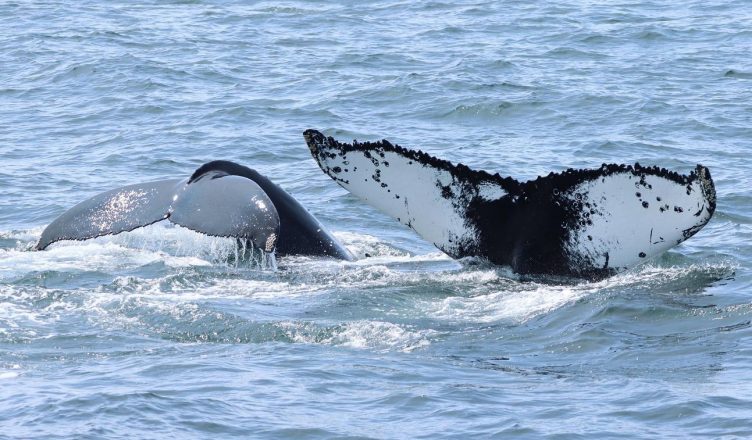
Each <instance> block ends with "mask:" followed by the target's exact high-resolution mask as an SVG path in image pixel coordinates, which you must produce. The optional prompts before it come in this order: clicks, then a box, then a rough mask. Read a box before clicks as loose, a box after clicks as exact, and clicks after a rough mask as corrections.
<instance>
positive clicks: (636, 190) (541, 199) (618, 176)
mask: <svg viewBox="0 0 752 440" xmlns="http://www.w3.org/2000/svg"><path fill="white" fill-rule="evenodd" d="M304 136H305V140H306V143H307V144H308V147H309V148H310V150H311V154H312V155H313V157H314V159H316V162H318V164H319V166H320V167H321V169H322V170H323V171H324V172H325V173H326V174H328V175H329V176H330V177H331V178H332V179H334V181H336V182H337V183H338V184H340V185H341V186H342V187H344V188H345V189H347V190H348V191H350V192H351V193H352V194H354V195H356V196H358V197H359V198H361V199H362V200H364V201H366V202H368V203H369V204H371V205H373V206H375V207H376V208H378V209H380V210H381V211H383V212H385V213H387V214H389V215H391V216H392V217H394V218H396V219H397V220H398V221H399V222H401V223H403V224H405V225H407V226H409V227H411V228H412V229H414V230H415V232H417V233H418V234H419V235H420V236H422V237H423V238H425V239H426V240H428V241H430V242H431V243H433V244H434V245H435V246H436V247H438V248H439V249H441V250H442V251H443V252H445V253H447V254H448V255H450V256H451V257H454V258H462V257H467V256H478V257H483V258H486V259H488V260H489V261H491V262H493V263H496V264H502V265H509V266H511V267H512V269H513V270H514V271H516V272H518V273H523V274H551V275H566V276H578V277H588V278H593V277H602V276H607V275H611V274H613V273H616V272H618V271H621V270H624V269H626V268H629V267H632V266H635V265H637V264H639V263H641V262H644V261H646V259H649V258H651V257H654V256H656V255H659V254H661V253H662V252H664V251H666V250H667V249H669V248H671V247H673V246H676V245H677V244H679V243H681V242H682V241H684V240H686V239H687V238H689V237H691V236H692V235H694V234H695V233H696V232H697V231H699V230H700V229H701V228H702V227H703V226H704V225H705V224H706V223H707V222H708V220H710V217H711V216H712V215H713V212H714V211H715V188H714V186H713V181H712V179H711V177H710V172H709V171H708V169H707V168H705V167H703V166H701V165H698V166H697V167H696V168H695V169H694V170H693V171H692V172H691V173H690V174H689V175H682V174H678V173H675V172H672V171H667V170H665V169H662V168H657V167H643V166H640V165H639V164H635V165H606V164H604V165H602V166H601V167H600V168H597V169H589V170H574V169H569V170H567V171H564V172H562V173H551V174H549V175H547V176H542V177H538V178H536V179H534V180H530V181H527V182H519V181H517V180H515V179H513V178H511V177H501V176H500V175H499V174H490V173H487V172H485V171H476V170H472V169H470V168H468V167H467V166H465V165H462V164H456V165H455V164H452V163H450V162H447V161H445V160H441V159H437V158H434V157H432V156H430V155H428V154H426V153H423V152H421V151H415V150H408V149H405V148H402V147H400V146H397V145H392V144H391V143H389V142H388V141H386V140H383V141H380V142H363V143H361V142H357V141H353V143H352V144H347V143H342V142H338V141H336V140H335V139H333V138H331V137H326V136H324V135H323V134H321V133H320V132H318V131H315V130H307V131H306V132H305V133H304Z"/></svg>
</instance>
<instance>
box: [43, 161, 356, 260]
mask: <svg viewBox="0 0 752 440" xmlns="http://www.w3.org/2000/svg"><path fill="white" fill-rule="evenodd" d="M162 220H168V221H170V222H172V223H174V224H177V225H180V226H183V227H186V228H188V229H191V230H194V231H197V232H200V233H203V234H206V235H211V236H216V237H235V238H236V239H238V240H239V241H240V242H241V243H242V244H243V245H246V244H247V245H248V246H249V247H248V248H249V249H257V250H261V251H262V252H266V253H272V252H275V251H276V253H277V254H279V255H287V254H304V255H322V256H333V257H336V258H342V259H352V256H351V255H350V253H349V252H348V251H347V250H346V249H345V248H344V247H342V245H340V244H339V242H337V240H336V239H334V237H333V236H332V235H331V234H330V233H329V232H328V231H327V230H326V228H324V227H323V226H322V225H321V224H320V223H319V222H318V221H317V220H316V219H315V218H314V217H313V216H312V215H311V214H310V213H308V211H306V210H305V208H303V207H302V206H301V205H300V203H298V201H297V200H295V199H294V198H293V197H292V196H290V195H289V194H288V193H286V192H285V191H284V190H282V189H281V188H280V187H279V186H277V185H276V184H274V183H273V182H272V181H271V180H269V179H267V178H266V177H264V176H262V175H261V174H259V173H258V172H257V171H255V170H253V169H251V168H248V167H245V166H243V165H239V164H237V163H234V162H229V161H213V162H208V163H206V164H204V165H202V166H201V167H199V168H198V169H197V170H196V171H195V172H194V173H193V174H192V175H191V176H190V177H189V178H186V179H169V180H159V181H155V182H147V183H139V184H135V185H128V186H124V187H121V188H116V189H113V190H110V191H107V192H104V193H101V194H98V195H96V196H94V197H92V198H90V199H88V200H85V201H83V202H81V203H79V204H78V205H76V206H74V207H73V208H71V209H69V210H68V211H66V212H65V213H63V214H62V215H60V217H58V218H57V219H55V220H54V221H53V222H52V223H50V224H49V225H48V226H47V228H45V230H44V231H43V232H42V235H41V237H40V239H39V242H38V243H37V245H36V249H37V250H43V249H46V248H47V247H48V246H49V245H50V244H52V243H55V242H57V241H61V240H86V239H90V238H95V237H100V236H103V235H111V234H119V233H121V232H126V231H132V230H134V229H136V228H140V227H142V226H147V225H150V224H152V223H156V222H158V221H162Z"/></svg>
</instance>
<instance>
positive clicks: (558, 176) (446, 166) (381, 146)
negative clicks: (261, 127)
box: [303, 129, 715, 210]
mask: <svg viewBox="0 0 752 440" xmlns="http://www.w3.org/2000/svg"><path fill="white" fill-rule="evenodd" d="M303 136H304V138H305V140H306V144H307V145H308V148H309V149H310V150H311V153H312V154H313V157H314V158H315V159H316V161H317V162H319V165H321V163H320V160H319V157H318V155H319V154H334V153H324V152H322V151H321V148H322V147H326V148H328V149H334V150H337V151H338V152H340V153H341V154H345V153H347V152H349V151H373V150H375V151H382V152H395V153H398V154H401V155H403V156H405V157H406V158H408V159H412V160H415V161H416V162H419V163H421V164H424V165H429V166H432V167H436V168H440V169H443V170H446V171H449V172H450V173H452V174H453V175H455V176H456V177H460V178H462V179H463V180H469V181H478V182H479V181H484V182H488V181H491V182H494V183H497V184H498V185H500V186H501V187H502V188H504V189H505V190H506V191H507V192H508V193H509V194H512V195H515V194H521V193H524V192H525V190H526V189H528V188H529V187H535V186H537V184H538V183H539V182H540V181H541V180H543V179H553V180H554V181H556V182H557V183H564V181H566V180H570V179H577V180H579V181H582V180H593V179H596V178H599V177H606V176H609V175H612V174H616V173H622V172H631V173H632V174H633V175H635V176H640V175H643V174H649V175H654V176H659V177H664V178H666V179H669V180H671V181H673V182H676V183H679V184H682V185H691V184H692V183H693V182H694V181H695V180H697V179H698V178H700V179H702V187H703V190H704V191H705V192H706V195H707V198H708V201H709V202H710V203H711V204H712V210H715V186H714V184H713V180H712V178H711V177H710V171H709V170H708V169H707V168H706V167H704V166H702V165H697V166H696V167H695V169H694V170H692V171H691V172H690V173H689V174H680V173H678V172H676V171H671V170H668V169H666V168H661V167H658V166H648V167H645V166H642V165H640V164H639V163H635V164H634V165H624V164H613V163H612V164H606V163H604V164H601V166H600V167H599V168H590V169H575V168H568V169H566V170H564V171H561V172H553V171H552V172H550V173H549V174H547V175H545V176H538V177H536V178H535V179H532V180H529V181H526V182H520V181H518V180H516V179H514V178H513V177H509V176H507V177H502V176H501V175H500V174H499V173H495V174H491V173H489V172H488V171H484V170H473V169H471V168H470V167H468V166H467V165H465V164H462V163H457V164H453V163H452V162H450V161H448V160H444V159H439V158H437V157H434V156H431V155H430V154H428V153H425V152H423V151H422V150H410V149H407V148H404V147H401V146H400V145H396V144H392V143H391V142H389V141H388V140H386V139H382V140H380V141H375V142H369V141H366V142H358V140H356V139H354V140H353V142H352V143H351V144H348V143H345V142H340V141H338V140H336V139H334V138H333V137H331V136H328V137H327V136H324V134H323V133H321V132H319V131H317V130H314V129H308V130H306V131H305V132H304V133H303Z"/></svg>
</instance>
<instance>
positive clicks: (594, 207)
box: [565, 171, 712, 270]
mask: <svg viewBox="0 0 752 440" xmlns="http://www.w3.org/2000/svg"><path fill="white" fill-rule="evenodd" d="M641 177H642V176H640V175H634V174H633V173H632V172H630V171H624V172H620V173H616V174H611V175H608V176H604V177H600V178H597V179H594V180H590V181H587V182H584V183H581V184H579V185H577V186H575V187H574V188H573V189H572V190H571V191H569V192H568V193H567V195H566V197H567V198H569V199H570V200H571V201H576V200H578V199H579V200H580V201H581V202H582V205H583V207H582V210H583V213H584V212H586V211H587V212H588V213H589V216H587V215H583V216H582V217H581V220H582V221H584V222H585V224H584V225H582V224H581V225H580V226H579V227H578V228H575V229H574V230H572V231H571V232H570V237H569V240H568V242H567V243H565V249H566V250H567V251H568V252H569V254H570V260H571V261H572V264H573V265H577V264H579V263H583V262H585V261H588V260H589V261H590V262H591V264H593V265H594V266H595V267H609V268H614V269H617V270H621V269H625V268H628V267H632V266H635V265H637V264H639V263H642V262H644V261H646V260H648V259H650V258H652V257H655V256H657V255H660V254H661V253H663V252H665V251H666V250H668V249H670V248H672V247H674V246H676V245H677V244H679V243H680V242H682V241H684V240H685V239H687V238H689V236H688V235H686V234H685V231H690V230H693V231H696V230H697V229H699V228H700V227H702V226H703V225H705V223H707V222H708V220H710V217H711V215H712V213H711V212H710V211H709V208H710V202H709V201H708V199H707V196H706V195H705V194H704V193H703V190H702V183H701V179H696V180H694V181H693V182H692V184H691V186H690V188H691V190H690V192H689V194H687V188H688V186H687V185H686V184H681V183H677V182H675V181H673V180H670V179H668V178H666V177H662V176H658V175H650V174H645V175H644V178H643V179H641ZM587 204H590V206H589V207H588V206H587ZM588 220H589V223H588ZM689 235H691V234H689Z"/></svg>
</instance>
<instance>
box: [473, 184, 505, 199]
mask: <svg viewBox="0 0 752 440" xmlns="http://www.w3.org/2000/svg"><path fill="white" fill-rule="evenodd" d="M478 195H479V196H480V197H482V198H483V199H485V200H487V201H491V200H498V199H500V198H502V197H504V196H505V195H507V192H506V191H504V188H502V187H500V186H499V185H497V184H495V183H491V182H486V183H482V184H481V185H480V187H479V188H478Z"/></svg>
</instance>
